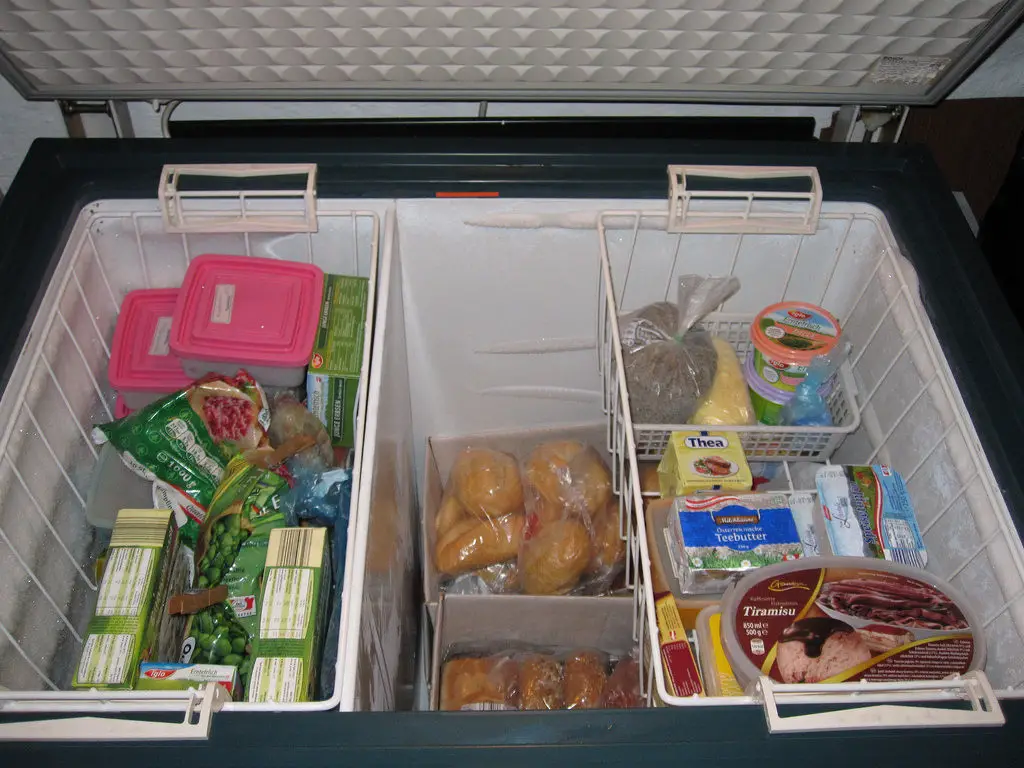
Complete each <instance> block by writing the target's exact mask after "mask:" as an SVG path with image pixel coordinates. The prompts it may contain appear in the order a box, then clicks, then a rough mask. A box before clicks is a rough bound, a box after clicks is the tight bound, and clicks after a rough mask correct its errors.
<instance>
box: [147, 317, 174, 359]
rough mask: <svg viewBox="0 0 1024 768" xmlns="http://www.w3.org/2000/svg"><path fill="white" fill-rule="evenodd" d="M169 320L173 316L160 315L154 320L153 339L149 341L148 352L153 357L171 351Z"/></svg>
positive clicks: (165, 354) (162, 355)
mask: <svg viewBox="0 0 1024 768" xmlns="http://www.w3.org/2000/svg"><path fill="white" fill-rule="evenodd" d="M171 320H173V318H170V317H161V318H158V319H157V321H156V328H154V329H153V340H152V341H150V342H149V354H150V355H152V356H153V357H166V356H167V355H169V354H170V352H171V345H170V340H171Z"/></svg>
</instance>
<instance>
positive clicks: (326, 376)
mask: <svg viewBox="0 0 1024 768" xmlns="http://www.w3.org/2000/svg"><path fill="white" fill-rule="evenodd" d="M369 293H370V281H369V280H367V279H366V278H365V277H349V276H346V275H324V298H323V303H322V304H321V307H320V322H319V324H318V326H317V332H316V342H315V343H314V345H313V356H312V358H311V359H310V363H309V371H308V373H307V375H306V397H307V407H308V408H309V410H310V412H311V413H312V414H313V415H314V416H316V417H317V418H318V419H320V421H321V422H323V424H324V426H325V427H327V433H328V434H329V435H330V436H331V443H332V444H333V445H336V446H342V447H347V448H351V447H352V446H353V445H354V444H355V418H354V417H355V411H356V401H357V400H358V399H359V374H360V372H361V370H362V365H363V344H364V342H365V340H364V336H365V330H366V304H367V301H368V300H369Z"/></svg>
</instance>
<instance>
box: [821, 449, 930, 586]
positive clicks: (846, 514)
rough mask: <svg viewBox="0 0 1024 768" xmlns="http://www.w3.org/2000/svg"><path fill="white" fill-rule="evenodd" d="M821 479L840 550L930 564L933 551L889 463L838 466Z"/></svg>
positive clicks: (829, 527) (829, 526)
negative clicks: (922, 535) (928, 546)
mask: <svg viewBox="0 0 1024 768" xmlns="http://www.w3.org/2000/svg"><path fill="white" fill-rule="evenodd" d="M815 479H816V482H817V486H818V495H819V497H820V498H821V505H822V512H823V514H824V516H825V529H826V531H827V533H828V539H829V544H830V545H831V547H832V552H833V553H834V554H836V555H844V556H853V557H875V558H880V559H885V560H891V561H893V562H897V563H903V564H904V565H912V566H915V567H917V568H924V566H925V564H926V563H927V562H928V553H927V551H926V550H925V546H924V540H923V539H922V537H921V531H920V529H919V528H918V526H917V518H916V516H915V515H914V508H913V506H912V505H911V502H910V494H909V493H908V492H907V486H906V484H905V483H904V482H903V477H902V476H901V475H900V474H899V473H898V472H896V471H895V470H892V469H890V468H889V467H888V466H886V465H884V464H878V465H875V466H873V467H867V466H861V467H857V466H834V465H833V466H828V467H822V468H821V469H819V470H818V472H817V474H816V476H815Z"/></svg>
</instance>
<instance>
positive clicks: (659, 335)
mask: <svg viewBox="0 0 1024 768" xmlns="http://www.w3.org/2000/svg"><path fill="white" fill-rule="evenodd" d="M739 287H740V282H739V280H738V279H737V278H736V277H702V276H700V275H683V276H682V277H680V278H679V285H678V293H677V297H678V304H677V305H672V304H670V303H669V302H664V301H663V302H657V303H655V304H649V305H647V306H646V307H643V308H642V309H640V310H638V311H636V312H633V313H630V314H627V315H624V316H623V317H622V318H621V319H620V321H619V330H620V335H621V340H622V347H623V352H624V353H625V360H624V363H625V368H626V386H627V388H628V390H629V401H630V408H631V410H632V416H633V422H634V423H638V424H687V423H690V422H691V419H692V417H693V414H694V413H695V412H696V411H697V409H698V407H700V405H701V403H702V402H703V401H704V399H705V397H706V396H707V393H708V391H709V390H710V389H711V386H712V382H713V381H714V378H715V370H716V365H717V359H718V356H717V352H716V350H715V345H714V342H713V341H712V338H711V336H710V334H708V333H707V332H705V331H701V330H692V329H693V326H694V325H695V324H696V323H697V322H699V321H700V319H701V318H703V317H704V316H705V315H706V314H708V313H709V312H711V311H712V310H713V309H714V308H715V307H717V306H718V305H719V304H721V303H722V302H724V301H725V300H726V299H728V298H729V297H730V296H732V295H733V294H734V293H736V291H738V290H739Z"/></svg>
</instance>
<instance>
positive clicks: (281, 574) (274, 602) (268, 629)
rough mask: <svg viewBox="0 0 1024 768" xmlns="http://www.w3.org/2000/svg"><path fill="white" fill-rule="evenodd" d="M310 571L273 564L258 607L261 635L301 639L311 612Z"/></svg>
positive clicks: (283, 638)
mask: <svg viewBox="0 0 1024 768" xmlns="http://www.w3.org/2000/svg"><path fill="white" fill-rule="evenodd" d="M312 598H313V571H312V569H310V568H274V569H272V570H271V571H270V573H269V574H268V575H267V583H266V585H265V586H264V588H263V608H262V609H261V610H260V638H263V639H267V640H301V639H302V638H303V637H305V635H306V630H307V628H308V627H309V622H310V618H311V616H312Z"/></svg>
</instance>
